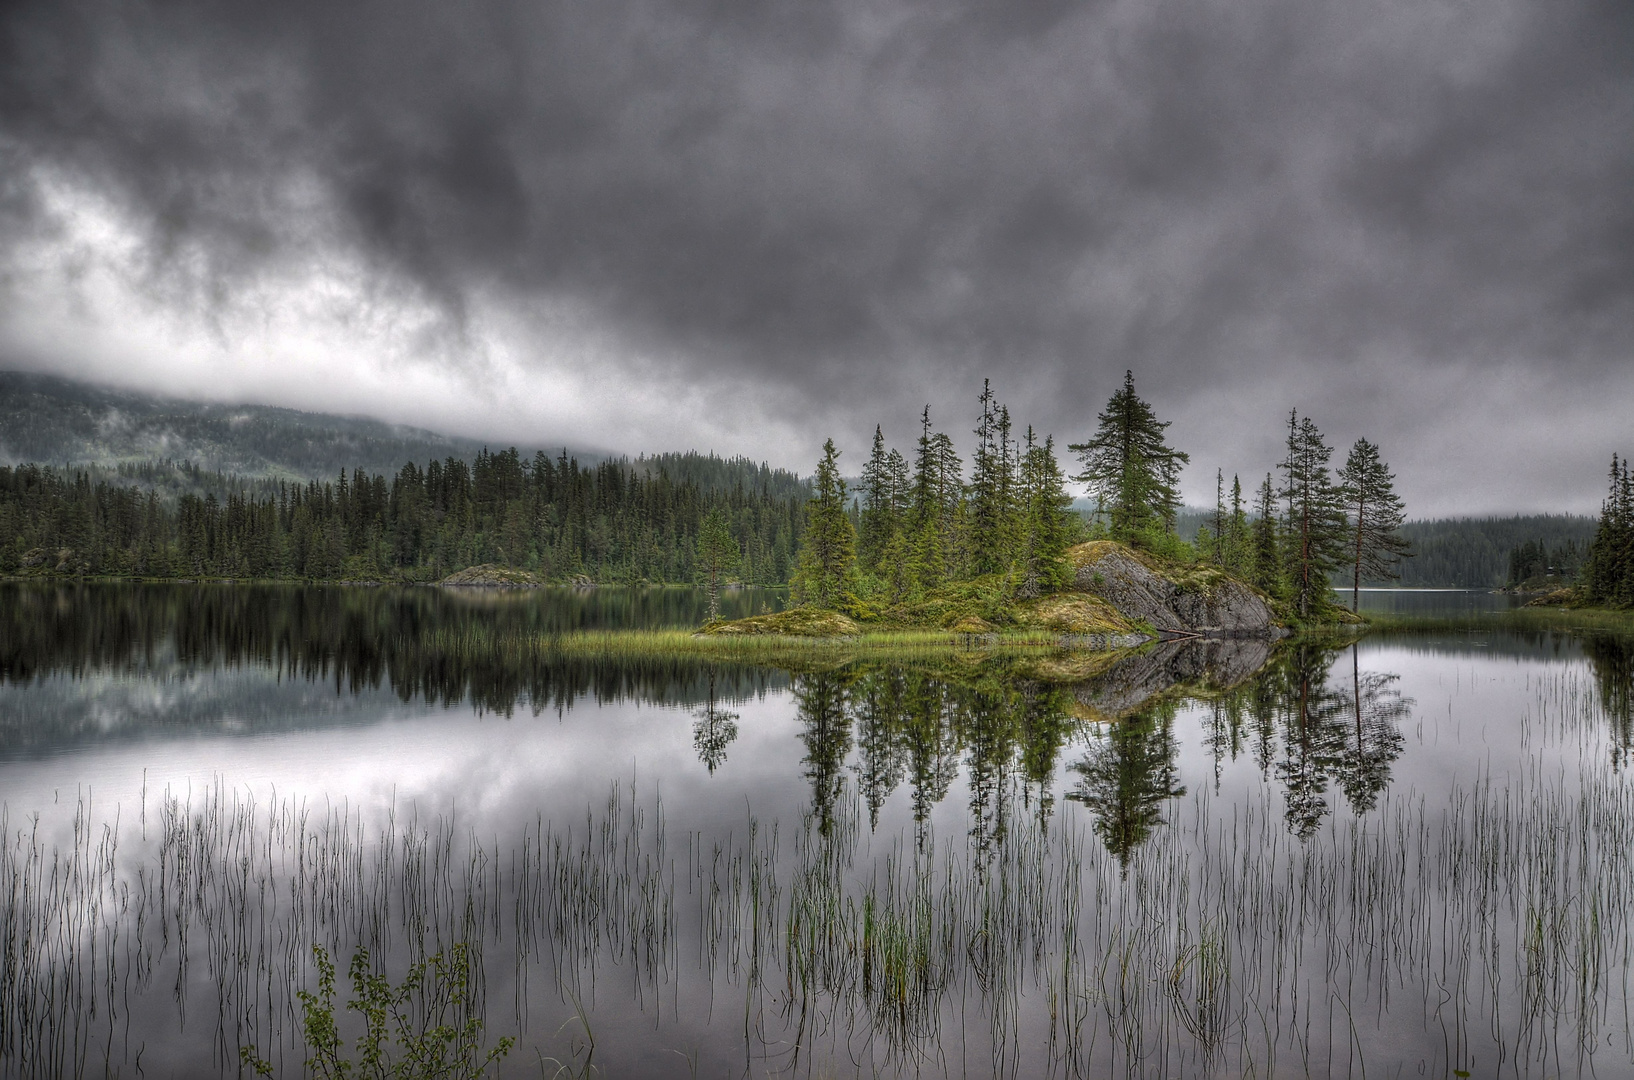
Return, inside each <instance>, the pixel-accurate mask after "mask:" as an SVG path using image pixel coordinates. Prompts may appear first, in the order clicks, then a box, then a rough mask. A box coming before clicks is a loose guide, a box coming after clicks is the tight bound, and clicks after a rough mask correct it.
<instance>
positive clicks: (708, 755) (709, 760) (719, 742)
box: [692, 669, 739, 776]
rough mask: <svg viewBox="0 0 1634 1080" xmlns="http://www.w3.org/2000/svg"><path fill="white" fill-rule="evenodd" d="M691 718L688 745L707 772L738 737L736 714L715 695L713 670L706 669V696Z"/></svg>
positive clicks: (722, 760)
mask: <svg viewBox="0 0 1634 1080" xmlns="http://www.w3.org/2000/svg"><path fill="white" fill-rule="evenodd" d="M695 715H696V716H697V719H696V720H694V721H693V722H692V749H693V750H695V751H697V754H698V760H699V761H701V762H703V763H704V767H705V768H706V769H708V770H709V775H711V776H713V775H715V770H716V769H718V768H720V767H721V765H722V763H724V762H725V761H726V748H727V747H728V746H730V745H732V741H733V740H734V739H736V738H737V737H738V719H739V717H738V714H737V713H735V712H728V711H726V710H725V709H723V708H721V704H720V702H719V701H718V700H717V699H716V697H715V672H714V670H713V669H711V670H710V672H709V698H708V700H706V701H705V702H704V704H703V707H702V708H700V709H699V710H698V711H697V712H696V714H695Z"/></svg>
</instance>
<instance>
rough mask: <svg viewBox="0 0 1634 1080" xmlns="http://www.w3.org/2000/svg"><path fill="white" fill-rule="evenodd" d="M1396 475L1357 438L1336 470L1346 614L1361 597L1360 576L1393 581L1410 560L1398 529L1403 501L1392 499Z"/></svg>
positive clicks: (1376, 452) (1403, 515) (1369, 445)
mask: <svg viewBox="0 0 1634 1080" xmlns="http://www.w3.org/2000/svg"><path fill="white" fill-rule="evenodd" d="M1394 481H1395V477H1394V476H1392V475H1391V474H1390V466H1388V465H1387V464H1385V463H1384V462H1383V461H1381V460H1380V459H1379V448H1378V447H1377V446H1375V445H1373V444H1372V443H1370V442H1368V441H1367V440H1366V439H1357V440H1356V445H1355V446H1352V447H1351V448H1350V457H1348V458H1347V459H1346V460H1345V465H1344V468H1342V469H1340V470H1339V482H1340V485H1341V488H1342V490H1343V494H1344V500H1345V508H1346V512H1347V513H1349V515H1350V517H1351V525H1350V534H1351V539H1350V562H1351V579H1350V610H1351V611H1355V610H1356V606H1357V602H1358V600H1359V599H1360V597H1361V590H1362V576H1363V575H1364V574H1365V575H1366V576H1368V577H1370V578H1396V577H1400V576H1401V575H1400V574H1399V573H1398V572H1397V571H1396V566H1397V565H1398V564H1399V563H1400V562H1401V560H1402V559H1404V558H1407V557H1409V556H1408V551H1407V547H1408V545H1407V541H1406V540H1403V539H1402V537H1401V535H1400V533H1398V532H1397V531H1396V530H1398V529H1400V528H1401V524H1402V522H1403V521H1404V520H1405V519H1406V516H1407V515H1406V511H1405V508H1404V507H1403V506H1402V502H1401V499H1400V498H1399V497H1398V496H1397V495H1396V489H1395V484H1394Z"/></svg>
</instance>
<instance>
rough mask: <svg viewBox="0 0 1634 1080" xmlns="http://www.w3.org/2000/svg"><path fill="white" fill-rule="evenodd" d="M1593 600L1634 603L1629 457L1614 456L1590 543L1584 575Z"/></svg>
mask: <svg viewBox="0 0 1634 1080" xmlns="http://www.w3.org/2000/svg"><path fill="white" fill-rule="evenodd" d="M1584 583H1585V585H1586V586H1587V589H1588V594H1589V599H1591V600H1593V601H1594V602H1595V603H1597V604H1606V605H1608V606H1613V607H1628V606H1634V474H1631V472H1630V469H1629V463H1628V461H1627V460H1626V459H1624V460H1619V458H1618V457H1617V455H1616V454H1613V455H1612V456H1611V482H1610V489H1609V490H1608V491H1607V493H1606V501H1605V502H1604V503H1602V504H1601V506H1600V522H1599V525H1598V526H1597V527H1596V528H1595V531H1594V539H1593V540H1592V541H1591V542H1590V544H1589V561H1588V567H1587V572H1586V573H1585V575H1584Z"/></svg>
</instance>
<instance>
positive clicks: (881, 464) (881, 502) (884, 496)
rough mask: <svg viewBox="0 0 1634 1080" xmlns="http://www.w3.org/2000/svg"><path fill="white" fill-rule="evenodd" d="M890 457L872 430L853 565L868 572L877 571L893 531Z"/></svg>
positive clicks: (881, 435)
mask: <svg viewBox="0 0 1634 1080" xmlns="http://www.w3.org/2000/svg"><path fill="white" fill-rule="evenodd" d="M890 468H891V466H890V456H889V455H888V454H887V453H886V450H885V434H884V432H883V431H882V430H881V429H880V427H879V425H877V424H876V425H875V426H874V446H873V451H872V452H871V453H870V454H869V455H868V463H867V464H866V465H864V466H863V467H862V498H863V503H862V509H861V514H860V522H861V528H860V529H859V530H858V536H857V561H858V562H860V563H861V564H862V565H863V567H864V568H866V569H868V570H870V571H872V570H877V569H878V568H879V562H880V556H881V555H882V554H883V552H884V550H885V545H886V544H887V543H889V542H890V539H891V533H892V532H893V531H895V525H896V522H895V517H896V500H895V494H894V492H893V491H892V490H891V486H892V484H891V482H892V477H891V472H890Z"/></svg>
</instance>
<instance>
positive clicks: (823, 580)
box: [790, 439, 857, 610]
mask: <svg viewBox="0 0 1634 1080" xmlns="http://www.w3.org/2000/svg"><path fill="white" fill-rule="evenodd" d="M839 459H840V452H839V451H838V450H836V449H835V448H834V440H833V439H829V440H827V441H826V442H824V443H823V458H822V460H821V461H819V462H818V463H817V476H816V479H815V480H814V481H813V482H812V495H811V501H810V502H808V503H807V504H806V532H805V541H804V543H803V544H802V545H801V548H800V563H799V566H798V567H797V568H796V570H795V573H794V579H793V580H792V581H791V582H790V585H791V589H792V592H793V596H794V601H795V603H797V604H809V605H811V606H812V607H819V608H828V609H829V610H837V609H838V608H839V607H840V606H841V605H842V604H843V603H844V602H845V601H846V600H847V599H848V594H849V592H850V589H849V586H850V579H851V575H852V572H853V570H854V568H855V565H856V558H857V535H856V530H855V529H854V528H853V526H852V524H851V516H850V515H849V514H847V513H846V494H845V478H844V477H842V476H841V475H840V461H839Z"/></svg>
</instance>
